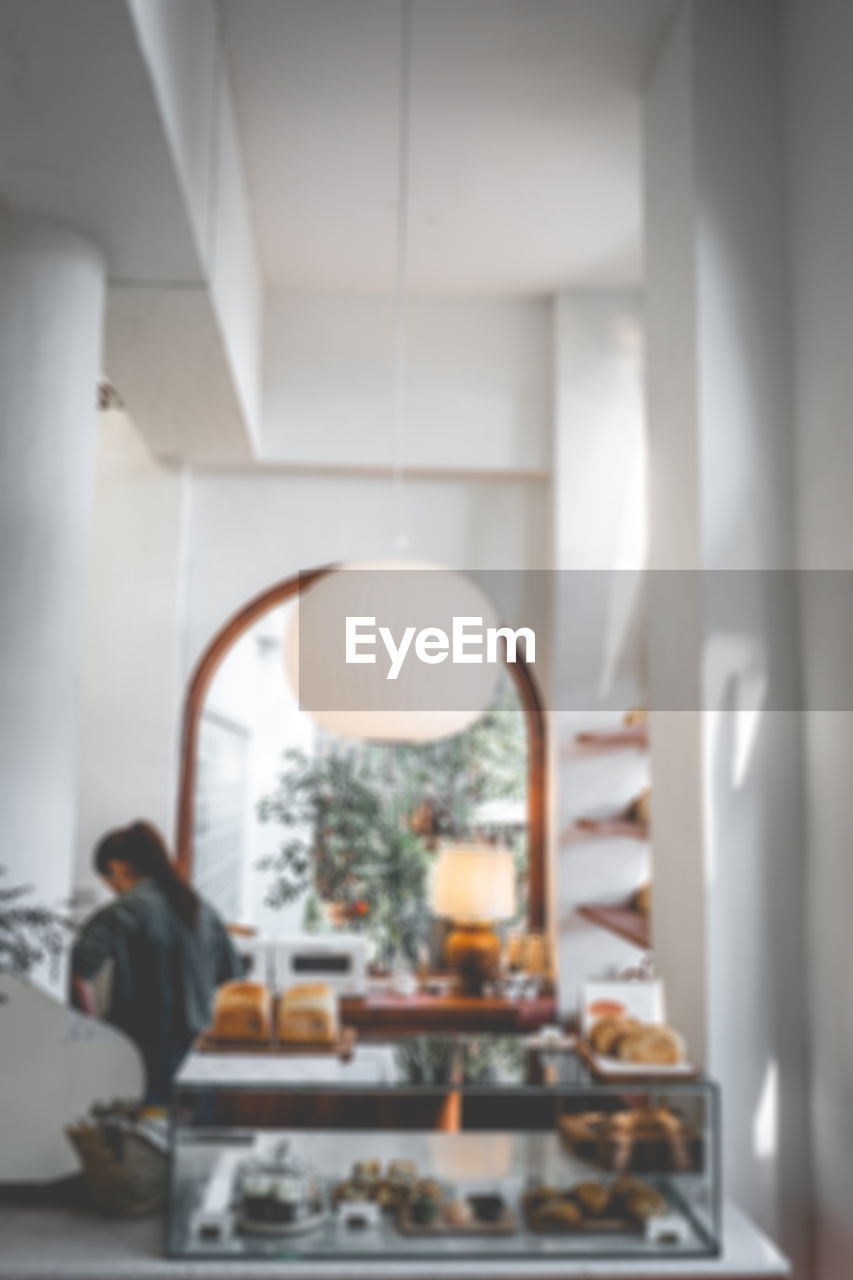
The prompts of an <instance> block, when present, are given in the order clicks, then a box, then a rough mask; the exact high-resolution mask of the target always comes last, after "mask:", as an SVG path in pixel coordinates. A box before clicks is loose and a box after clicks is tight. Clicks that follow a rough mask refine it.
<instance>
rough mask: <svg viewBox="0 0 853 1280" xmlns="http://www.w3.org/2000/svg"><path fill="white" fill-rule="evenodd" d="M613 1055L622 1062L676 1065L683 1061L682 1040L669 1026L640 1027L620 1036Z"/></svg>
mask: <svg viewBox="0 0 853 1280" xmlns="http://www.w3.org/2000/svg"><path fill="white" fill-rule="evenodd" d="M615 1055H616V1057H618V1058H619V1059H620V1060H621V1061H622V1062H637V1063H642V1064H643V1065H652V1066H677V1065H678V1064H679V1063H681V1062H683V1061H684V1057H685V1053H684V1040H683V1039H682V1037H681V1036H680V1035H679V1034H678V1032H677V1031H673V1030H672V1028H671V1027H664V1026H650V1027H640V1028H639V1029H637V1030H632V1031H628V1032H626V1034H625V1035H623V1036H621V1037H620V1039H619V1040H618V1042H617V1044H616V1046H615Z"/></svg>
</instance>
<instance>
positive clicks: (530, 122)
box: [223, 0, 676, 295]
mask: <svg viewBox="0 0 853 1280" xmlns="http://www.w3.org/2000/svg"><path fill="white" fill-rule="evenodd" d="M675 7H676V0H415V3H414V17H413V46H412V47H413V68H412V117H411V215H410V286H411V288H412V290H413V291H419V292H425V293H442V294H504V295H506V294H509V295H516V294H531V293H532V294H540V293H551V292H553V291H555V290H556V289H559V288H561V287H570V286H573V287H594V286H614V285H626V284H634V283H636V282H638V280H639V278H640V275H641V270H642V265H641V206H642V193H641V154H640V149H641V136H640V135H641V100H640V94H641V90H642V85H643V82H644V79H645V74H646V71H647V68H648V65H649V62H650V60H651V58H652V56H653V54H654V51H655V49H656V47H657V45H658V43H659V41H660V39H661V38H662V35H663V32H664V31H665V28H666V24H667V23H668V21H669V20H670V17H671V15H672V13H673V10H674V8H675ZM223 12H224V25H225V33H226V42H227V49H228V58H229V71H230V75H231V78H232V87H233V90H234V94H235V99H236V106H237V113H238V119H239V125H240V129H241V133H242V141H243V148H244V163H245V166H246V176H247V181H248V186H249V191H250V195H251V199H252V204H253V210H254V219H255V230H256V235H257V241H258V248H259V252H260V257H261V263H262V268H263V273H264V275H265V277H266V279H267V281H268V283H269V284H271V285H272V286H273V287H276V286H277V287H282V288H291V289H300V290H303V289H304V290H324V291H334V292H350V291H353V292H375V291H382V290H386V289H388V288H389V287H390V286H391V284H392V281H393V273H394V262H395V207H396V206H395V199H396V186H397V128H398V119H399V112H398V93H399V51H400V4H399V0H223Z"/></svg>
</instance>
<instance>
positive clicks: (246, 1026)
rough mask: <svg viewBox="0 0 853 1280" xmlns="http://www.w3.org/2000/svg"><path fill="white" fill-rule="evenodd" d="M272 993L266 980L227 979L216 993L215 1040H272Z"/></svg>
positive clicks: (213, 1032) (214, 1013)
mask: <svg viewBox="0 0 853 1280" xmlns="http://www.w3.org/2000/svg"><path fill="white" fill-rule="evenodd" d="M271 1033H272V997H271V996H270V993H269V991H268V990H267V988H266V987H265V986H264V984H263V983H262V982H226V983H225V984H224V986H221V987H220V988H219V990H218V992H217V993H216V1003H215V1006H214V1011H213V1031H212V1035H213V1038H214V1039H215V1040H246V1041H263V1040H269V1038H270V1035H271Z"/></svg>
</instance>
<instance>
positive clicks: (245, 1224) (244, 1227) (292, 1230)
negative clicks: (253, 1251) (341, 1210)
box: [237, 1209, 326, 1236]
mask: <svg viewBox="0 0 853 1280" xmlns="http://www.w3.org/2000/svg"><path fill="white" fill-rule="evenodd" d="M325 1221H326V1213H325V1210H323V1209H321V1210H320V1212H319V1213H315V1214H312V1216H311V1217H310V1218H300V1219H299V1220H298V1221H297V1222H252V1221H251V1220H250V1219H249V1218H244V1217H243V1215H242V1213H238V1214H237V1230H238V1231H244V1232H245V1233H246V1235H250V1236H300V1235H303V1234H304V1233H305V1232H306V1231H316V1229H317V1228H318V1227H320V1226H322V1225H323V1223H324V1222H325Z"/></svg>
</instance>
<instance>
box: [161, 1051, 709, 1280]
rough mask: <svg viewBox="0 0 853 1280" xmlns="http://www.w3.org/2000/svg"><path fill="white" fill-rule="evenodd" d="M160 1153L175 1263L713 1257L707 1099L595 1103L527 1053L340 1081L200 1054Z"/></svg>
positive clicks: (699, 1092)
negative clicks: (165, 1165) (164, 1157)
mask: <svg viewBox="0 0 853 1280" xmlns="http://www.w3.org/2000/svg"><path fill="white" fill-rule="evenodd" d="M171 1149H172V1159H171V1161H170V1186H169V1199H168V1213H167V1224H166V1242H165V1245H166V1253H167V1255H168V1256H169V1257H172V1258H182V1259H187V1260H189V1259H196V1260H200V1259H206V1260H211V1261H212V1260H217V1259H219V1260H230V1261H234V1260H237V1259H241V1258H242V1259H246V1260H249V1259H252V1258H260V1259H265V1260H267V1261H272V1260H274V1261H276V1262H281V1263H288V1262H292V1263H302V1264H304V1263H306V1262H324V1263H329V1262H333V1261H344V1260H346V1261H353V1262H355V1261H359V1262H368V1261H379V1260H380V1259H381V1260H382V1261H385V1262H405V1261H420V1262H423V1261H429V1260H430V1259H432V1258H435V1259H442V1258H443V1259H448V1258H453V1259H455V1260H457V1261H462V1260H470V1261H479V1262H483V1261H485V1260H489V1259H494V1260H495V1261H498V1260H499V1261H500V1262H501V1263H502V1264H507V1263H509V1262H518V1263H524V1262H525V1261H536V1260H538V1261H558V1260H561V1259H565V1260H578V1261H583V1260H586V1261H591V1260H607V1261H610V1260H622V1261H626V1260H627V1261H659V1260H663V1259H666V1260H667V1261H670V1262H674V1261H678V1262H682V1261H688V1260H693V1259H701V1258H711V1257H715V1256H717V1255H718V1254H719V1252H720V1248H721V1212H722V1203H721V1182H720V1178H721V1172H720V1096H719V1090H718V1087H717V1086H716V1084H715V1083H714V1082H712V1081H710V1080H708V1079H707V1078H705V1077H700V1078H696V1079H689V1080H688V1079H678V1078H669V1079H662V1078H657V1079H645V1080H637V1081H636V1082H631V1083H615V1082H606V1083H605V1082H602V1081H599V1080H597V1079H594V1078H593V1077H592V1075H591V1074H590V1071H589V1069H588V1068H587V1067H586V1066H585V1065H584V1063H583V1062H582V1061H581V1060H579V1059H578V1058H577V1057H575V1056H574V1054H571V1053H566V1052H549V1051H541V1050H533V1049H529V1048H528V1047H526V1044H525V1041H524V1039H523V1038H521V1037H514V1038H507V1037H503V1038H499V1037H492V1036H488V1037H486V1036H467V1037H452V1038H451V1037H411V1038H409V1039H404V1040H399V1041H395V1042H393V1043H388V1044H381V1043H369V1044H368V1043H366V1044H364V1045H360V1046H359V1047H358V1048H357V1049H356V1051H355V1054H354V1056H353V1058H352V1060H351V1061H349V1062H342V1061H339V1060H338V1059H336V1058H334V1057H324V1058H320V1057H316V1058H308V1057H288V1056H283V1055H279V1054H275V1053H273V1052H268V1053H258V1054H225V1053H218V1054H201V1053H194V1054H191V1055H190V1057H189V1058H188V1059H187V1061H186V1062H185V1064H184V1066H183V1068H182V1070H181V1072H180V1073H179V1076H178V1078H177V1080H176V1083H175V1086H174V1091H173V1101H172V1119H171ZM277 1161H278V1162H279V1163H278V1164H277V1163H276V1162H277ZM294 1166H295V1167H297V1168H300V1169H303V1170H305V1178H306V1180H307V1182H306V1185H308V1184H310V1186H311V1187H312V1192H311V1197H312V1198H311V1199H310V1203H309V1200H308V1198H306V1199H305V1203H304V1204H303V1203H302V1200H301V1199H300V1194H301V1193H300V1189H299V1180H298V1179H294V1177H293V1176H292V1168H293V1167H294ZM412 1166H414V1167H412ZM258 1170H260V1177H259V1176H258ZM279 1170H280V1172H281V1176H278V1173H277V1171H279ZM247 1186H248V1188H249V1190H248V1192H247V1190H246V1188H247ZM317 1187H319V1188H321V1191H320V1192H319V1195H320V1200H321V1202H322V1203H321V1204H320V1207H319V1212H318V1201H317V1194H318V1193H317V1191H316V1188H317ZM430 1198H432V1199H433V1200H434V1201H435V1204H436V1207H431V1206H430V1204H429V1203H428V1201H429V1200H430ZM306 1206H308V1207H306ZM451 1206H452V1208H451ZM309 1210H310V1211H309Z"/></svg>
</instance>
